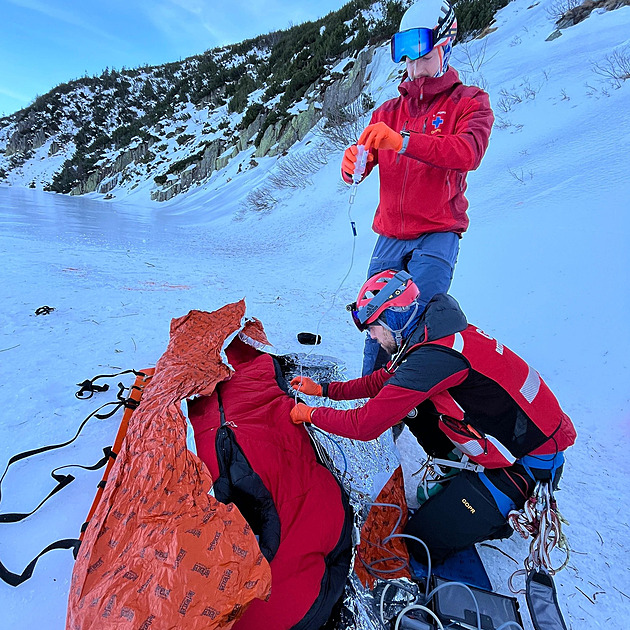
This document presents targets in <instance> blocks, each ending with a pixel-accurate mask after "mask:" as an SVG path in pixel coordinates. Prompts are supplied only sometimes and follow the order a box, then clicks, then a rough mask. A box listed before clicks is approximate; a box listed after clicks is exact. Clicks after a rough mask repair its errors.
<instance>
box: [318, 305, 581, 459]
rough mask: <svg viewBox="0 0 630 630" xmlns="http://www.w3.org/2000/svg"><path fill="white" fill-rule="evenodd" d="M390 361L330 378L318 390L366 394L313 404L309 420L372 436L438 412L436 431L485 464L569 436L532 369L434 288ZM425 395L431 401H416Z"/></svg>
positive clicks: (548, 450) (544, 451) (556, 446)
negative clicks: (350, 405)
mask: <svg viewBox="0 0 630 630" xmlns="http://www.w3.org/2000/svg"><path fill="white" fill-rule="evenodd" d="M397 366H398V367H396V368H395V370H392V372H393V373H390V372H387V371H386V370H385V369H381V370H378V371H377V372H374V373H372V374H370V375H369V376H364V377H362V378H358V379H354V380H352V381H347V382H343V383H342V382H335V383H330V384H329V385H328V386H327V387H326V389H325V392H324V393H325V395H327V396H328V397H329V398H331V399H332V400H354V399H359V398H369V399H370V400H368V401H367V403H366V404H365V405H363V406H362V407H358V408H356V409H351V410H348V411H342V410H339V409H333V408H329V407H317V408H316V409H315V411H314V412H313V414H312V420H313V424H315V425H316V426H318V427H320V428H321V429H324V430H325V431H329V432H331V433H335V434H337V435H341V436H343V437H348V438H351V439H355V440H371V439H374V438H376V437H378V436H379V435H380V434H381V433H383V432H384V431H386V430H387V429H389V428H390V427H392V426H393V425H394V424H397V423H398V422H400V421H401V420H404V421H405V423H406V424H407V425H409V427H410V429H411V430H412V433H413V432H414V427H415V426H417V425H421V424H423V423H426V422H427V421H428V416H427V414H429V415H431V416H435V415H436V414H442V419H441V420H440V423H439V429H441V431H442V432H443V433H444V434H446V435H447V436H448V437H449V438H450V439H451V440H452V441H453V442H454V443H456V444H457V445H458V446H459V447H460V449H461V450H462V452H465V453H467V454H468V455H469V456H470V459H471V460H473V461H475V462H477V463H479V464H481V465H483V466H485V467H488V468H497V467H504V466H509V465H510V463H513V460H514V459H515V458H520V457H523V456H524V455H528V454H534V455H549V454H555V453H557V452H558V451H564V450H565V449H567V448H568V447H569V446H571V445H572V444H573V442H574V441H575V437H576V433H575V428H574V426H573V423H572V422H571V420H570V418H569V417H568V416H567V415H566V414H565V413H564V412H563V411H562V409H561V408H560V405H559V403H558V401H557V400H556V398H555V396H554V395H553V393H552V392H551V390H550V389H549V388H548V387H547V385H546V383H545V382H544V380H543V379H542V378H541V377H540V375H539V374H538V372H536V371H535V370H533V369H532V368H530V367H529V365H528V364H527V363H526V362H525V361H524V360H523V359H521V358H520V357H519V356H518V355H516V354H515V353H514V352H512V351H511V350H510V349H509V348H507V346H504V345H503V344H501V343H500V342H498V341H496V340H495V339H493V338H491V337H489V336H488V335H486V334H485V333H484V332H482V331H480V330H479V329H478V328H476V327H475V326H473V325H470V324H467V322H466V318H465V316H464V314H463V313H462V312H461V310H460V308H459V305H458V304H457V302H456V301H455V300H454V299H453V298H451V297H450V296H447V295H445V294H438V295H437V296H435V297H434V298H433V299H432V300H431V301H430V302H429V304H428V306H427V309H426V311H425V313H424V315H423V317H422V319H421V320H420V322H419V324H418V327H417V328H416V330H415V331H414V333H412V335H411V338H410V341H409V350H407V352H406V353H405V354H403V356H402V357H401V358H400V360H399V362H397ZM390 370H391V368H390ZM427 400H429V401H430V403H431V405H430V407H427V406H426V405H424V406H422V407H421V405H423V403H424V402H425V401H427ZM414 410H416V411H414ZM444 416H447V417H448V418H445V417H444ZM446 420H449V422H448V423H447V422H446ZM450 421H452V422H450ZM462 436H463V437H462ZM464 438H465V439H464ZM473 442H478V444H481V445H482V448H479V447H478V445H475V444H473ZM462 446H463V447H464V448H462ZM467 447H468V449H470V452H468V449H467ZM508 453H509V455H508Z"/></svg>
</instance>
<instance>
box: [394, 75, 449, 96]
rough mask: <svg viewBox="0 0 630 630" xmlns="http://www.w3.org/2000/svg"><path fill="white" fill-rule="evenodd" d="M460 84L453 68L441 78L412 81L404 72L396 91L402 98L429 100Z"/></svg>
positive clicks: (424, 78) (423, 78)
mask: <svg viewBox="0 0 630 630" xmlns="http://www.w3.org/2000/svg"><path fill="white" fill-rule="evenodd" d="M460 83H461V81H460V80H459V74H458V73H457V70H455V68H449V69H448V70H447V71H446V72H445V73H444V74H443V75H442V76H441V77H420V78H419V79H413V80H412V81H410V80H409V75H408V74H407V72H406V71H405V74H404V75H403V79H402V82H401V84H400V85H399V86H398V91H399V92H400V94H401V95H402V96H403V97H407V98H422V99H425V98H426V99H430V98H432V97H434V96H436V95H437V94H441V93H442V92H444V91H446V90H449V89H450V88H452V87H454V86H455V85H457V84H460Z"/></svg>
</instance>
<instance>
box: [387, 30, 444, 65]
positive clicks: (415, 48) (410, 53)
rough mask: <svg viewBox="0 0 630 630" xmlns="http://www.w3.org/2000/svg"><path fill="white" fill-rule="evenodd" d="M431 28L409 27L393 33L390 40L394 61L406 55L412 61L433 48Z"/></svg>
mask: <svg viewBox="0 0 630 630" xmlns="http://www.w3.org/2000/svg"><path fill="white" fill-rule="evenodd" d="M433 36H434V33H433V29H430V28H410V29H409V30H408V31H402V32H401V33H394V36H393V37H392V42H391V49H392V60H393V61H394V63H398V62H399V61H402V59H403V57H408V58H409V59H411V60H412V61H413V60H414V59H419V58H420V57H424V56H425V55H427V54H428V53H430V52H431V51H432V50H433V42H434V38H433Z"/></svg>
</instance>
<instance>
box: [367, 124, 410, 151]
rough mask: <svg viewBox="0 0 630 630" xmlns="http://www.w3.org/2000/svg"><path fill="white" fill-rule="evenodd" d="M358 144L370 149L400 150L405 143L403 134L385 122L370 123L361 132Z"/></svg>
mask: <svg viewBox="0 0 630 630" xmlns="http://www.w3.org/2000/svg"><path fill="white" fill-rule="evenodd" d="M358 144H362V145H363V146H364V147H365V148H366V149H367V150H368V151H369V150H370V149H385V150H386V151H387V150H389V151H396V152H398V151H400V150H401V149H402V145H403V139H402V136H401V135H400V134H399V133H398V132H397V131H394V130H393V129H392V128H391V127H388V126H387V125H386V124H385V123H384V122H377V123H374V124H373V125H368V126H367V127H366V128H365V129H364V130H363V133H362V134H361V137H360V138H359V142H358Z"/></svg>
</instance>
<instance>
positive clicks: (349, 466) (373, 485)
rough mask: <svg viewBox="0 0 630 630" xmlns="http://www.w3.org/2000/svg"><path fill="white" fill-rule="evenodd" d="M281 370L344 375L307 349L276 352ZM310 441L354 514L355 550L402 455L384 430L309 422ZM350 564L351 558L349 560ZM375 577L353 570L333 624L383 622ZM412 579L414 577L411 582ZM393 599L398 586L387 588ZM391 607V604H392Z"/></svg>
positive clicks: (372, 629) (365, 627)
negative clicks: (367, 432)
mask: <svg viewBox="0 0 630 630" xmlns="http://www.w3.org/2000/svg"><path fill="white" fill-rule="evenodd" d="M277 358H278V359H279V361H280V363H281V366H282V371H283V374H284V376H285V377H286V378H287V382H289V381H290V380H291V379H292V378H293V377H294V376H308V377H309V378H312V379H313V380H314V381H316V382H317V383H324V382H325V383H330V382H333V381H345V380H347V377H346V374H345V366H344V365H343V364H341V363H340V362H339V361H338V360H337V359H335V358H333V357H327V356H322V355H310V354H294V355H284V356H282V357H277ZM299 399H300V400H302V401H303V402H305V403H306V404H308V405H312V406H320V407H321V406H326V407H334V408H336V409H351V408H353V407H356V406H359V405H361V404H363V402H364V401H362V400H359V401H356V400H355V401H333V400H328V399H327V398H319V397H316V396H305V395H303V394H299ZM308 430H309V433H310V435H311V439H312V441H313V445H314V447H315V449H316V451H317V452H318V455H319V457H320V459H321V461H322V462H323V463H324V464H325V465H326V466H327V467H328V468H329V470H330V471H331V472H332V473H333V474H334V475H335V477H336V478H337V479H338V481H339V482H340V483H341V484H342V486H343V487H344V488H345V490H346V494H347V495H348V499H349V501H350V505H351V506H352V510H353V513H354V520H355V540H354V543H355V551H356V545H357V544H358V542H359V532H360V531H361V528H362V527H363V525H364V523H365V521H366V518H367V515H368V512H369V510H370V505H371V503H373V502H374V501H375V500H376V498H377V496H378V494H379V493H380V491H381V489H382V488H383V486H384V485H385V484H386V483H387V481H388V480H389V479H390V477H391V476H392V474H393V473H394V471H395V470H396V468H398V466H399V465H400V457H399V454H398V451H397V449H396V445H395V443H394V439H393V437H392V432H391V431H387V432H386V433H384V434H383V435H381V436H380V437H379V438H377V439H376V440H371V441H369V442H360V441H357V440H350V439H347V438H343V437H339V436H337V435H333V434H330V433H326V432H325V431H322V430H321V429H318V428H316V427H313V426H311V427H310V428H309V429H308ZM353 565H354V558H353V562H352V565H351V566H353ZM384 583H385V581H382V580H380V581H377V585H376V586H375V589H374V591H370V590H369V589H366V588H365V587H364V586H363V585H362V584H361V582H360V580H359V579H358V578H357V576H356V575H355V573H354V571H352V570H351V572H350V575H349V577H348V581H347V583H346V590H345V594H344V610H343V611H342V614H341V619H340V620H339V621H338V623H337V625H336V626H335V630H380V629H381V628H385V627H387V626H384V625H383V624H382V622H381V620H380V612H379V604H380V601H377V600H376V597H375V594H376V593H378V597H379V598H380V591H379V590H378V588H379V584H381V591H382V584H384ZM410 584H411V585H413V582H410ZM390 590H391V593H390V594H389V595H390V597H389V598H388V599H391V597H392V596H394V592H395V590H396V589H390ZM390 608H391V605H390Z"/></svg>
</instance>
